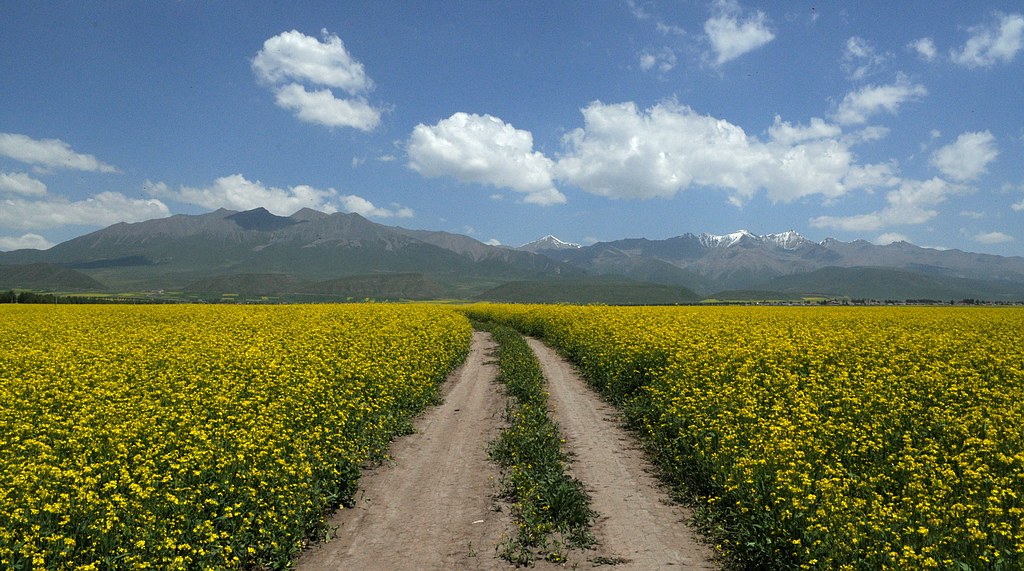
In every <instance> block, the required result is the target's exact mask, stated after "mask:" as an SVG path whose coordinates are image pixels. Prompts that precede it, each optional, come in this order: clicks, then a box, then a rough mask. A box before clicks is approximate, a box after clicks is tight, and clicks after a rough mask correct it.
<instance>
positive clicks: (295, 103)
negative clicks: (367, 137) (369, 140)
mask: <svg viewBox="0 0 1024 571" xmlns="http://www.w3.org/2000/svg"><path fill="white" fill-rule="evenodd" d="M274 100H275V101H276V102H277V105H278V106H279V107H282V108H284V109H288V110H289V111H293V112H294V113H295V116H296V117H298V118H299V119H300V120H302V121H305V122H307V123H317V124H320V125H324V126H327V127H355V128H356V129H359V130H361V131H372V130H373V129H375V128H376V127H377V125H379V124H380V110H378V109H375V108H374V107H372V106H371V105H370V104H369V103H367V102H366V100H365V99H363V98H362V97H354V98H351V99H338V98H337V97H335V96H334V93H332V92H331V90H330V89H321V90H317V91H306V88H305V87H303V86H301V85H299V84H297V83H289V84H287V85H282V86H279V87H277V88H275V90H274Z"/></svg>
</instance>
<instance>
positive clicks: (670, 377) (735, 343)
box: [468, 305, 1024, 570]
mask: <svg viewBox="0 0 1024 571" xmlns="http://www.w3.org/2000/svg"><path fill="white" fill-rule="evenodd" d="M468 312H469V313H470V315H474V316H477V317H485V318H491V319H495V320H498V321H502V322H505V323H507V324H512V325H514V326H516V327H518V328H520V329H521V330H522V331H524V332H527V333H531V334H535V335H539V336H543V337H546V338H547V339H548V340H549V342H551V343H553V344H554V345H556V346H558V347H559V348H561V350H562V351H563V352H564V353H565V354H566V355H568V356H569V357H570V358H571V359H572V360H574V361H575V362H576V363H577V364H578V366H579V367H580V369H581V371H582V372H583V374H584V375H585V376H586V377H587V378H588V380H589V381H590V382H592V383H593V384H594V385H595V386H596V387H598V388H599V389H600V390H602V391H603V392H604V393H606V394H607V395H608V396H610V397H611V398H612V399H614V400H616V401H617V402H619V403H620V404H621V405H622V407H623V409H624V410H625V412H626V415H627V417H628V419H629V420H630V422H632V423H634V424H635V425H636V426H637V427H639V429H640V430H641V431H642V433H643V434H644V435H645V437H646V439H647V441H648V444H649V445H650V446H651V448H652V450H653V451H654V453H655V455H656V456H657V458H658V460H659V462H660V463H661V464H662V466H663V468H664V470H665V471H666V473H667V474H668V475H669V476H670V477H671V478H672V479H673V480H674V481H675V482H677V483H678V484H680V485H681V487H682V488H684V489H685V490H687V491H688V492H689V493H690V494H693V495H694V497H695V498H696V499H697V501H699V502H703V504H704V506H705V508H702V510H701V511H703V512H704V516H703V519H704V523H705V524H706V525H707V526H708V527H709V528H710V529H712V530H713V531H714V532H715V536H716V538H717V541H718V542H719V546H720V548H722V549H723V550H725V551H727V552H728V553H730V554H731V556H732V557H733V558H734V559H735V560H737V561H739V562H740V563H741V564H747V565H753V566H755V567H757V568H766V569H770V568H776V569H787V568H796V567H803V568H822V569H863V570H874V569H921V568H925V569H927V568H936V569H959V570H968V569H1021V568H1024V525H1022V520H1024V510H1022V508H1024V311H1022V310H1021V309H1011V308H1005V309H987V308H973V309H969V308H707V307H703V308H702V307H694V308H611V307H569V306H513V305H480V306H472V307H471V308H470V309H469V310H468Z"/></svg>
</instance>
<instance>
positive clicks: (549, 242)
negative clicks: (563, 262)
mask: <svg viewBox="0 0 1024 571" xmlns="http://www.w3.org/2000/svg"><path fill="white" fill-rule="evenodd" d="M579 247H580V245H579V244H573V243H571V242H563V241H561V240H559V239H558V238H555V237H554V236H552V235H551V234H548V235H547V236H544V237H543V238H540V239H539V240H534V241H533V242H530V243H529V244H523V245H522V246H519V248H517V249H518V250H525V251H527V252H537V251H539V250H569V249H576V248H579Z"/></svg>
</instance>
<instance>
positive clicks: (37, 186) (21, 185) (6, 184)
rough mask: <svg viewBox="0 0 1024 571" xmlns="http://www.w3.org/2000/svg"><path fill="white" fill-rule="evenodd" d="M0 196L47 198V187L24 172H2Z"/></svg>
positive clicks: (0, 174) (0, 176)
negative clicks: (13, 195)
mask: <svg viewBox="0 0 1024 571" xmlns="http://www.w3.org/2000/svg"><path fill="white" fill-rule="evenodd" d="M0 194H15V195H21V196H46V185H45V184H43V183H42V182H41V181H38V180H36V179H34V178H32V177H30V176H29V175H27V174H25V173H23V172H11V173H7V172H0Z"/></svg>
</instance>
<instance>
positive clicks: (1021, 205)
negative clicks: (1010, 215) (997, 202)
mask: <svg viewBox="0 0 1024 571" xmlns="http://www.w3.org/2000/svg"><path fill="white" fill-rule="evenodd" d="M1010 208H1012V209H1013V211H1014V212H1022V211H1024V199H1021V200H1020V202H1014V203H1013V205H1011V206H1010Z"/></svg>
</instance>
